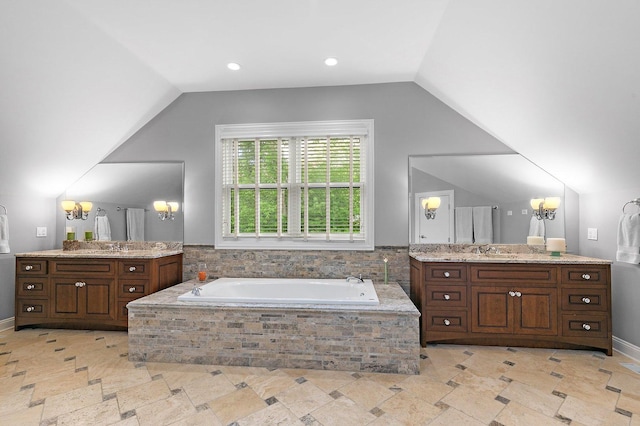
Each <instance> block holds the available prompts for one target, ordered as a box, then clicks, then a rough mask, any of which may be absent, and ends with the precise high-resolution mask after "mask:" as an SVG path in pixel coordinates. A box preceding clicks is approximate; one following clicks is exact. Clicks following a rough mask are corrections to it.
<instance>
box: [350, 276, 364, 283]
mask: <svg viewBox="0 0 640 426" xmlns="http://www.w3.org/2000/svg"><path fill="white" fill-rule="evenodd" d="M351 280H356V282H358V283H363V282H364V280H363V279H362V274H360V276H358V277H354V276H348V277H347V282H351Z"/></svg>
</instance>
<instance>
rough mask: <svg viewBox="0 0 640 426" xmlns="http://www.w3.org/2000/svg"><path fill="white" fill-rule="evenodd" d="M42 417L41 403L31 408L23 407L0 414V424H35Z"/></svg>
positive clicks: (24, 425) (38, 422)
mask: <svg viewBox="0 0 640 426" xmlns="http://www.w3.org/2000/svg"><path fill="white" fill-rule="evenodd" d="M41 418H42V404H40V405H36V406H35V407H31V408H23V409H22V410H18V411H14V412H12V413H7V414H1V413H0V424H2V425H7V426H8V425H16V426H18V425H19V426H28V425H34V426H37V425H39V424H40V419H41Z"/></svg>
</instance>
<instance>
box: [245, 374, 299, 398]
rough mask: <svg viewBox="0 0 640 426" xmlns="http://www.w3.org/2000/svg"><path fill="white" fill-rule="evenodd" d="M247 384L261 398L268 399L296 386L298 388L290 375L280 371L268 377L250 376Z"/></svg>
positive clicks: (246, 381) (246, 380)
mask: <svg viewBox="0 0 640 426" xmlns="http://www.w3.org/2000/svg"><path fill="white" fill-rule="evenodd" d="M245 383H246V384H247V385H249V386H250V387H251V389H253V390H254V391H255V392H256V393H257V394H258V396H259V397H260V398H262V399H267V398H270V397H272V396H274V395H276V394H278V393H280V392H283V391H285V390H286V389H289V388H291V387H294V386H298V383H296V382H295V380H294V379H293V378H291V377H290V376H289V375H288V374H285V373H283V372H281V371H279V370H275V371H273V372H270V374H267V375H260V376H249V377H247V378H246V379H245Z"/></svg>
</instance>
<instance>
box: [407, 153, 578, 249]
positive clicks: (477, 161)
mask: <svg viewBox="0 0 640 426" xmlns="http://www.w3.org/2000/svg"><path fill="white" fill-rule="evenodd" d="M564 196H565V186H564V184H563V183H562V182H560V181H559V180H557V179H556V178H554V177H553V176H551V175H550V174H548V173H547V172H546V171H544V170H543V169H541V168H540V167H538V166H536V165H535V164H533V163H532V162H531V161H529V160H527V159H526V158H524V157H522V156H521V155H519V154H496V155H440V156H426V155H425V156H421V155H415V156H410V157H409V216H410V217H409V228H410V229H409V241H410V243H411V244H430V243H434V244H451V243H456V242H458V243H461V242H464V243H470V242H476V241H474V237H471V238H472V239H471V241H469V240H468V239H465V238H460V237H461V235H456V215H457V214H462V213H464V211H465V210H466V211H469V209H468V208H474V207H476V208H483V210H481V209H478V210H473V211H481V212H484V213H486V214H488V215H490V219H487V220H488V221H489V222H490V227H489V228H490V231H489V232H488V233H489V234H490V236H491V238H490V241H488V240H487V239H483V240H482V242H483V243H484V242H490V243H493V244H526V243H527V236H529V235H532V234H531V232H534V231H533V230H532V227H533V226H537V227H539V226H540V225H542V226H543V230H542V232H543V234H544V236H545V237H560V238H562V237H564V236H565V213H564V212H565V209H564V208H563V207H564ZM428 197H438V198H439V199H440V202H441V204H440V206H438V208H437V209H435V210H434V214H435V217H433V218H430V219H427V218H426V215H425V210H424V208H423V207H422V201H421V200H424V199H425V198H428ZM547 197H560V207H559V208H558V209H557V211H556V216H555V218H554V219H553V220H549V219H543V223H542V224H540V223H539V222H538V221H537V219H536V218H535V217H533V209H532V207H531V199H533V198H547ZM464 208H467V209H464ZM456 209H459V210H458V212H456ZM487 212H488V213H487ZM484 213H483V214H484ZM460 217H462V216H460ZM460 222H461V221H459V223H458V225H460ZM458 230H459V231H460V232H458V234H463V233H465V231H464V229H462V230H461V229H458ZM536 232H540V230H539V229H537V230H536ZM465 237H466V236H465ZM485 237H487V236H485ZM487 238H488V237H487Z"/></svg>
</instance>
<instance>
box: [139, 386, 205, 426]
mask: <svg viewBox="0 0 640 426" xmlns="http://www.w3.org/2000/svg"><path fill="white" fill-rule="evenodd" d="M196 413H197V411H196V408H195V407H194V406H193V404H191V401H189V398H188V397H187V395H185V393H184V392H179V393H177V394H175V395H173V396H171V397H170V398H167V399H163V400H160V401H156V402H154V403H151V404H148V405H145V406H142V407H140V408H137V409H136V417H137V418H138V423H140V426H147V425H148V426H158V425H168V424H171V423H175V422H177V421H180V420H184V419H187V418H189V417H190V416H193V415H194V414H196Z"/></svg>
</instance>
